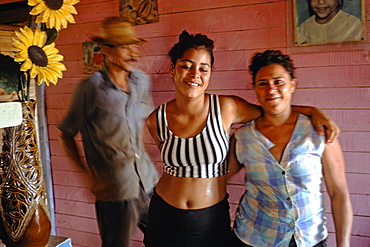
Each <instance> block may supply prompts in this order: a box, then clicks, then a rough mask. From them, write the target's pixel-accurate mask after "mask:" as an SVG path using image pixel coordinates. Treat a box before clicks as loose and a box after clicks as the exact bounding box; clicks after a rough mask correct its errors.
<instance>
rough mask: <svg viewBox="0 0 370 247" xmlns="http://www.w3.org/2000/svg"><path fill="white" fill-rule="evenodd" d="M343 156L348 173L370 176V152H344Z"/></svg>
mask: <svg viewBox="0 0 370 247" xmlns="http://www.w3.org/2000/svg"><path fill="white" fill-rule="evenodd" d="M343 155H344V160H345V162H346V171H347V172H350V173H364V174H370V163H369V160H370V152H366V153H356V152H343Z"/></svg>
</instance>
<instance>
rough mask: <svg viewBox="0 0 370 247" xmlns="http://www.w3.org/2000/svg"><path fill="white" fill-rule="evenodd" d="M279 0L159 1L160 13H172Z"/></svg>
mask: <svg viewBox="0 0 370 247" xmlns="http://www.w3.org/2000/svg"><path fill="white" fill-rule="evenodd" d="M276 1H279V0H249V1H240V0H228V1H225V0H212V5H211V6H210V2H209V1H198V2H196V4H194V2H193V1H181V0H172V1H161V0H159V1H158V12H159V14H161V15H163V14H167V13H168V14H170V13H177V12H189V11H199V10H204V9H210V8H212V9H216V8H230V6H231V7H233V6H246V5H255V4H265V3H268V2H276Z"/></svg>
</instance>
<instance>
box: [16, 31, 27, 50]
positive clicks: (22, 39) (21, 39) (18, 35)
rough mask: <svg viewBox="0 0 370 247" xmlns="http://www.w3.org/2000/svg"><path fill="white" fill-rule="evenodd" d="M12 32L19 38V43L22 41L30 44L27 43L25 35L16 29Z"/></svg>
mask: <svg viewBox="0 0 370 247" xmlns="http://www.w3.org/2000/svg"><path fill="white" fill-rule="evenodd" d="M14 33H15V35H16V36H17V38H18V39H19V41H20V42H21V43H23V44H24V45H25V46H27V47H28V46H30V44H29V43H28V39H27V37H25V36H24V35H23V34H22V33H20V32H18V31H15V32H14Z"/></svg>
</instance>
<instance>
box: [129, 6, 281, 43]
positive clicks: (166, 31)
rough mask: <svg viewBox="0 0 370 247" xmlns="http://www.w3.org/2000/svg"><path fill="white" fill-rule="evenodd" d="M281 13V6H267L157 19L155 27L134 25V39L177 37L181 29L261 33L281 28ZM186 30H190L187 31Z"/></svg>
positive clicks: (176, 14)
mask: <svg viewBox="0 0 370 247" xmlns="http://www.w3.org/2000/svg"><path fill="white" fill-rule="evenodd" d="M270 13H274V15H270ZM285 13H286V11H285V3H284V2H269V3H266V4H259V5H249V6H240V7H239V6H237V7H230V8H222V9H209V10H201V11H197V12H192V13H175V14H169V15H161V16H159V18H160V21H159V22H158V23H153V24H150V25H138V26H136V27H135V28H136V30H137V33H138V35H139V36H142V37H155V36H169V35H179V34H180V33H181V31H182V30H184V29H188V31H189V32H191V33H206V34H208V33H211V32H225V31H226V32H230V31H235V30H248V29H263V28H273V27H283V26H284V25H285ZM220 16H222V18H220ZM246 20H248V21H246ZM189 27H192V28H191V29H189Z"/></svg>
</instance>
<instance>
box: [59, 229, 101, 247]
mask: <svg viewBox="0 0 370 247" xmlns="http://www.w3.org/2000/svg"><path fill="white" fill-rule="evenodd" d="M57 231H58V235H63V236H68V237H70V238H71V240H72V246H73V247H101V239H100V235H99V234H96V233H89V232H84V231H76V230H70V229H66V228H61V227H59V228H57Z"/></svg>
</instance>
